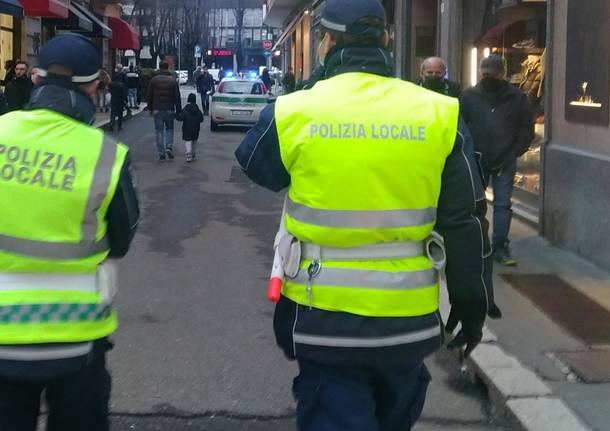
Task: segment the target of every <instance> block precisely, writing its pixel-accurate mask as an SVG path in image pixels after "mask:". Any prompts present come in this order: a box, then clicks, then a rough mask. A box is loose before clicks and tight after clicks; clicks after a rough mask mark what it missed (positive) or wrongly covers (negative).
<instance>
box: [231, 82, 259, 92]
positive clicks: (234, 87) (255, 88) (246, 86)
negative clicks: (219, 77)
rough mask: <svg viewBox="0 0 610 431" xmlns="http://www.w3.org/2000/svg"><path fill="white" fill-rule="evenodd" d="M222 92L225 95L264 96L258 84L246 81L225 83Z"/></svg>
mask: <svg viewBox="0 0 610 431" xmlns="http://www.w3.org/2000/svg"><path fill="white" fill-rule="evenodd" d="M222 92H223V93H227V94H264V92H263V89H262V87H261V85H260V84H259V83H258V82H247V81H228V82H225V83H224V86H223V90H222Z"/></svg>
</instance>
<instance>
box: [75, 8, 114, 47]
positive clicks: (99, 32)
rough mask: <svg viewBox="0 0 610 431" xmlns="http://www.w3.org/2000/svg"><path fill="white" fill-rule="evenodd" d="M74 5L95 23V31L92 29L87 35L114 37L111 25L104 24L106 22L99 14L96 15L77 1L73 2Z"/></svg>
mask: <svg viewBox="0 0 610 431" xmlns="http://www.w3.org/2000/svg"><path fill="white" fill-rule="evenodd" d="M72 6H74V7H75V8H76V9H78V10H79V11H80V12H81V13H82V14H83V15H84V16H86V17H87V18H88V19H89V20H90V21H91V22H92V23H93V31H91V33H88V34H87V36H90V37H103V38H106V39H110V38H111V37H112V30H110V27H108V26H107V25H106V24H104V22H102V21H101V20H100V19H99V18H98V17H97V16H95V14H94V13H93V12H91V11H90V10H89V9H87V8H85V7H84V6H81V5H79V4H77V3H72Z"/></svg>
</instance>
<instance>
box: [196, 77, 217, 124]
mask: <svg viewBox="0 0 610 431" xmlns="http://www.w3.org/2000/svg"><path fill="white" fill-rule="evenodd" d="M197 92H199V94H200V95H201V109H202V110H203V115H209V113H210V95H209V94H208V93H209V92H212V93H213V92H214V77H213V76H212V75H211V74H210V72H208V69H207V68H204V69H203V73H202V74H201V75H199V77H198V78H197Z"/></svg>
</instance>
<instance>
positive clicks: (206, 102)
mask: <svg viewBox="0 0 610 431" xmlns="http://www.w3.org/2000/svg"><path fill="white" fill-rule="evenodd" d="M199 94H200V95H201V110H202V111H203V112H204V113H206V112H208V111H209V110H210V95H209V94H208V92H207V91H203V92H201V93H199Z"/></svg>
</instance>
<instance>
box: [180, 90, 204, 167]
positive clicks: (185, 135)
mask: <svg viewBox="0 0 610 431" xmlns="http://www.w3.org/2000/svg"><path fill="white" fill-rule="evenodd" d="M187 101H188V103H187V105H186V106H185V107H184V109H183V110H182V112H180V113H179V114H178V115H177V116H176V118H177V119H178V121H182V140H183V141H184V147H185V152H186V162H187V163H190V162H192V161H194V160H197V154H196V147H197V140H198V139H199V131H200V129H201V123H202V122H203V113H202V112H201V110H199V107H198V106H197V96H196V95H195V93H191V94H189V97H188V99H187Z"/></svg>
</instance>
